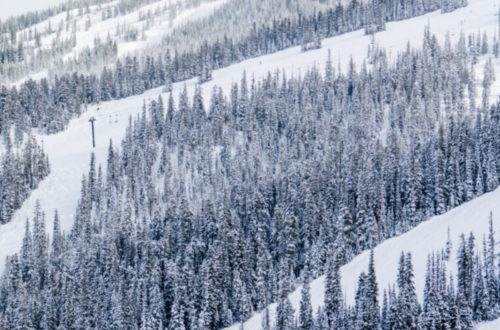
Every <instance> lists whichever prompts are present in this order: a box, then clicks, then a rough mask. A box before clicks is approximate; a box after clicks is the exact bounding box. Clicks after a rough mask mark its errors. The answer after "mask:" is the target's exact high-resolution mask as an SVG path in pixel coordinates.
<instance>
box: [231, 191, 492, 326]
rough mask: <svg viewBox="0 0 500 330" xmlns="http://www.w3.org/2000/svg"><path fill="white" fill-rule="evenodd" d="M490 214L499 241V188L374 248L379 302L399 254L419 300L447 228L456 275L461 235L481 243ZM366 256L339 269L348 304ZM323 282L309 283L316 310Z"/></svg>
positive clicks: (257, 320) (254, 322)
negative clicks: (407, 259) (407, 256)
mask: <svg viewBox="0 0 500 330" xmlns="http://www.w3.org/2000/svg"><path fill="white" fill-rule="evenodd" d="M490 212H493V226H494V229H495V231H496V233H497V235H496V239H497V240H498V239H499V238H500V234H499V233H500V188H499V189H497V190H495V191H494V192H491V193H488V194H485V195H483V196H481V197H479V198H477V199H475V200H473V201H471V202H469V203H466V204H463V205H461V206H459V207H457V208H455V209H453V210H452V211H450V212H448V213H446V214H443V215H440V216H437V217H433V218H432V219H430V220H429V221H427V222H424V223H422V224H421V225H419V226H417V227H416V228H414V229H413V230H411V231H409V232H407V233H405V234H403V235H401V236H398V237H395V238H392V239H389V240H387V241H385V242H383V243H382V244H380V245H379V246H377V247H376V248H375V249H374V253H375V262H376V274H377V281H378V285H379V289H380V290H379V298H380V301H382V295H383V290H384V289H386V288H387V287H388V285H389V284H391V285H392V284H393V283H395V282H396V276H397V271H398V261H399V257H400V255H401V252H405V253H406V252H411V254H412V261H413V265H414V266H415V289H416V292H417V294H418V297H419V300H420V301H422V295H423V290H424V279H425V269H426V263H427V256H428V254H429V253H432V252H438V251H441V250H442V249H444V248H445V244H446V240H447V231H448V228H449V229H450V234H451V235H450V238H451V241H452V244H453V251H452V253H451V256H450V260H449V261H448V262H447V263H446V268H447V270H448V272H451V273H452V274H456V273H457V271H456V269H457V267H456V258H455V257H456V251H457V248H458V245H459V237H460V235H461V234H462V233H465V234H468V233H470V232H472V233H473V234H474V236H475V237H476V239H477V240H478V242H481V240H482V237H483V235H487V233H488V217H489V214H490ZM478 244H479V243H478ZM369 257H370V253H369V251H365V252H364V253H363V254H361V255H359V256H357V257H356V258H355V259H354V260H352V261H351V262H350V263H349V264H347V265H345V266H344V267H342V290H343V293H344V294H345V297H346V301H347V304H349V305H352V304H354V295H355V293H356V285H357V282H358V276H359V274H361V272H362V271H366V270H367V269H368V261H369ZM324 279H325V278H324V277H320V278H318V279H316V280H315V281H313V282H312V283H311V301H312V303H313V307H314V308H315V309H317V308H318V307H319V306H322V305H323V299H324ZM300 290H301V288H300V287H299V288H298V289H297V290H295V292H293V293H292V294H290V296H289V298H290V302H291V303H292V305H293V308H294V309H295V311H296V312H298V310H299V303H300V297H301V296H300ZM275 310H276V304H273V305H271V306H270V308H269V312H270V318H271V320H273V319H274V313H275ZM261 316H262V315H261V314H255V315H254V316H253V317H252V318H251V319H250V320H248V321H247V322H246V323H245V329H249V330H259V329H260V327H261V324H262V318H261ZM498 324H500V323H499V322H498V321H495V322H493V323H485V324H484V325H482V326H481V327H479V328H478V329H481V330H488V329H498V327H495V326H498ZM237 329H239V325H233V326H232V327H230V328H228V330H237Z"/></svg>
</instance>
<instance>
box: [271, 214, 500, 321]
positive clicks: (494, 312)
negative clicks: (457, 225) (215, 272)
mask: <svg viewBox="0 0 500 330" xmlns="http://www.w3.org/2000/svg"><path fill="white" fill-rule="evenodd" d="M489 224H490V227H489V233H488V237H487V238H486V237H484V238H483V249H482V253H480V252H479V253H478V254H476V251H479V249H478V248H476V242H475V237H474V236H473V235H472V233H471V234H470V235H469V237H468V238H466V237H465V235H464V234H462V235H461V236H460V245H459V247H458V251H457V266H458V267H457V268H458V274H457V276H456V278H455V279H456V282H455V281H454V276H453V275H452V274H451V273H450V274H448V273H447V272H446V261H448V257H447V255H446V253H445V251H444V250H443V251H441V252H437V253H432V254H431V255H429V256H428V261H427V271H426V275H425V282H424V283H425V286H424V292H423V302H422V304H421V303H420V302H419V301H418V299H417V293H416V290H415V285H414V277H415V276H414V272H413V264H412V260H411V258H412V256H411V254H410V253H406V254H405V253H401V257H400V259H399V267H398V276H397V283H395V284H394V285H392V286H389V288H388V290H384V293H383V301H382V304H380V302H379V301H378V285H377V280H376V275H375V270H374V266H373V265H374V256H373V250H372V254H371V256H370V262H369V265H368V273H366V274H365V273H361V275H360V276H359V281H358V288H357V291H356V298H355V305H354V306H347V305H346V304H345V302H344V301H343V300H342V289H341V286H340V272H339V265H340V263H339V262H338V260H336V259H335V257H334V256H332V255H330V260H329V261H328V263H329V266H328V268H327V270H326V282H325V283H326V290H325V300H324V305H323V307H322V308H320V309H319V310H318V312H317V314H316V315H315V318H314V321H312V314H311V312H308V317H307V318H308V319H309V320H311V321H310V322H309V323H308V324H307V325H306V324H305V323H303V322H301V320H302V319H304V317H303V312H304V311H311V310H312V308H311V299H310V288H309V286H308V284H307V283H308V282H307V279H305V280H304V286H303V293H302V299H301V303H300V313H299V322H298V324H297V326H296V327H295V326H294V324H293V323H292V324H288V325H287V326H285V327H283V326H280V318H279V317H277V319H276V329H299V330H306V329H308V330H328V329H346V330H352V329H380V330H402V329H404V330H420V329H422V330H437V329H450V330H452V329H463V330H470V329H473V325H474V323H477V322H481V321H490V320H494V319H496V318H497V317H498V316H499V312H500V310H499V307H500V300H499V294H500V291H499V285H500V282H499V279H498V277H497V274H498V264H497V259H498V258H497V254H496V252H495V237H494V232H493V223H492V217H491V216H490V221H489ZM448 276H449V277H448ZM455 283H456V284H455ZM289 313H290V314H289V315H288V316H287V317H288V318H290V319H292V320H293V319H294V314H293V311H289ZM262 329H265V328H264V327H263V328H262Z"/></svg>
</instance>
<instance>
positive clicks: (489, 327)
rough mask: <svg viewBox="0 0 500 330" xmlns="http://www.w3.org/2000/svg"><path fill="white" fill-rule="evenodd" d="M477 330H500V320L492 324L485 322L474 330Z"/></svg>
mask: <svg viewBox="0 0 500 330" xmlns="http://www.w3.org/2000/svg"><path fill="white" fill-rule="evenodd" d="M474 329H475V330H498V329H500V319H496V320H495V321H491V322H483V323H480V324H478V325H476V327H475V328H474Z"/></svg>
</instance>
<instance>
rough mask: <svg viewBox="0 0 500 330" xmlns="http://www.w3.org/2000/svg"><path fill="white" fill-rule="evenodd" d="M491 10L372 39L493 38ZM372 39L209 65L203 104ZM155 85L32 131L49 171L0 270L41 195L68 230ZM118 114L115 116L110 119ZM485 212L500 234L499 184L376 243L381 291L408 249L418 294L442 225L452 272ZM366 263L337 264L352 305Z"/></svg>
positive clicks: (483, 7)
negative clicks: (462, 242) (249, 80)
mask: <svg viewBox="0 0 500 330" xmlns="http://www.w3.org/2000/svg"><path fill="white" fill-rule="evenodd" d="M497 11H498V8H497V1H496V0H469V5H468V6H467V7H466V8H462V9H459V10H456V11H455V12H453V13H448V14H441V13H440V12H434V13H430V14H428V15H425V16H421V17H417V18H413V19H410V20H406V21H402V22H393V23H388V24H387V31H384V32H381V33H377V35H376V37H375V38H376V42H377V43H378V44H379V45H380V46H382V47H386V48H387V49H388V50H390V51H391V54H392V58H395V56H396V54H397V52H398V51H401V50H403V49H405V48H406V45H407V43H408V42H411V44H412V47H420V45H421V43H422V39H423V35H424V28H425V26H426V25H427V24H430V27H431V33H434V34H436V36H437V37H438V38H439V40H440V41H441V42H443V41H444V37H445V34H446V32H447V31H448V32H449V33H450V35H451V38H452V41H453V42H454V41H456V40H458V37H459V33H460V31H461V30H463V31H464V32H465V33H466V36H467V34H468V33H477V31H478V29H480V30H481V33H482V31H485V30H486V31H487V34H488V38H489V39H490V40H491V38H492V37H493V35H494V33H495V31H496V29H497V27H498V18H497V16H495V13H496V12H497ZM370 42H371V40H370V37H369V36H365V35H364V31H356V32H352V33H348V34H344V35H341V36H338V37H334V38H330V39H326V40H323V48H322V49H319V50H315V51H310V52H307V53H302V52H301V51H300V47H294V48H290V49H287V50H284V51H281V52H278V53H275V54H271V55H267V56H262V57H259V58H256V59H250V60H247V61H244V62H242V63H239V64H236V65H233V66H230V67H228V68H225V69H222V70H218V71H215V72H214V73H213V80H212V81H210V82H208V83H205V84H203V86H202V87H203V94H204V99H205V102H206V103H208V102H207V101H208V100H209V97H210V94H211V91H212V88H213V87H214V86H219V87H221V88H222V89H223V90H224V91H225V92H228V91H229V90H230V88H231V86H232V84H233V83H234V82H239V81H240V79H241V76H242V74H243V72H244V71H246V72H247V76H248V77H252V76H255V77H256V79H258V78H260V77H263V76H265V75H267V73H268V72H269V71H271V72H272V71H274V70H276V69H283V70H284V71H285V72H286V73H287V75H288V76H291V75H298V74H300V73H301V72H302V73H303V72H305V70H307V68H310V67H311V66H313V65H318V66H320V67H323V66H324V63H325V62H326V58H327V49H331V51H332V57H333V61H334V63H337V62H338V63H339V65H340V66H341V67H342V68H343V69H342V70H344V72H345V68H346V66H347V64H348V62H349V60H350V57H351V56H352V58H353V59H354V61H355V62H356V63H358V64H359V65H360V64H361V63H362V62H363V61H364V60H365V57H366V54H367V49H368V45H369V44H370ZM490 44H491V43H490ZM489 56H490V55H487V56H483V57H482V58H481V59H480V60H481V61H480V63H479V64H478V65H477V66H476V77H477V79H478V85H480V84H479V82H480V81H481V79H482V71H483V65H484V61H485V60H486V59H487V58H488V57H489ZM494 66H495V69H496V75H497V77H500V72H499V68H500V65H499V61H498V60H494ZM499 81H500V78H499ZM196 84H197V79H191V80H189V81H186V82H182V83H177V84H174V96H178V94H179V92H180V91H181V90H182V88H183V86H184V85H185V86H186V87H187V88H188V92H189V94H190V95H193V92H194V89H195V86H196ZM161 90H162V89H161V88H158V89H155V90H150V91H147V92H146V93H144V94H143V95H139V96H134V97H130V98H127V99H123V100H118V101H111V102H106V103H103V104H101V105H99V106H92V107H89V109H88V111H87V112H85V113H84V114H83V115H82V116H81V117H79V118H76V119H73V120H72V121H71V122H70V124H69V127H68V128H67V129H66V130H65V131H64V132H61V133H58V134H54V135H50V136H44V135H37V138H38V139H39V140H43V142H44V148H45V151H46V152H47V153H48V155H49V159H50V162H51V166H52V172H51V174H50V175H49V176H48V177H47V178H46V179H45V180H43V182H41V183H40V186H39V187H38V189H37V190H36V191H34V192H32V194H31V195H30V197H29V198H28V199H27V200H26V201H25V202H24V203H23V205H22V208H21V209H20V210H18V211H17V212H16V213H15V214H14V217H13V219H12V221H11V222H9V223H8V224H5V225H2V226H0V272H1V271H3V268H4V266H5V265H4V259H5V257H6V256H8V255H11V254H13V253H16V252H18V251H19V249H20V246H21V242H22V237H23V234H24V224H25V221H26V219H27V218H31V217H32V214H33V209H34V206H35V203H36V201H37V200H40V202H41V205H42V209H43V210H44V211H45V213H46V214H47V230H48V231H49V233H50V231H51V230H52V222H53V213H54V210H55V209H56V208H57V209H58V211H59V214H60V219H61V226H62V229H63V230H65V231H69V230H70V228H71V226H72V224H73V218H74V212H75V208H76V204H77V201H78V198H79V195H80V182H81V178H82V175H83V174H86V173H87V172H88V164H89V161H90V153H91V152H92V151H95V153H96V157H97V162H98V163H100V164H101V165H102V166H103V170H105V165H106V156H107V148H108V144H109V140H110V139H113V141H114V144H115V146H117V145H119V143H120V142H121V139H122V138H123V136H124V134H125V127H126V125H127V122H128V116H129V115H132V116H135V115H136V114H138V113H140V112H141V107H142V104H143V100H144V99H156V98H158V95H160V94H161ZM499 92H500V83H496V84H495V85H494V86H493V87H492V100H494V99H495V98H496V97H497V96H498V94H499ZM478 95H481V93H480V91H478ZM163 97H164V98H166V97H167V95H166V94H163ZM165 101H166V100H165ZM97 108H99V111H98V110H97ZM91 116H94V117H96V118H97V121H96V122H95V128H96V144H97V146H96V148H95V149H93V148H92V143H91V126H90V123H89V122H88V121H89V118H90V117H91ZM110 119H111V123H110V122H109V121H110ZM116 119H118V122H115V121H116ZM490 211H492V212H493V219H494V226H495V230H496V231H497V232H498V233H500V189H497V190H496V191H494V192H492V193H489V194H485V195H484V196H482V197H479V198H477V199H475V200H473V201H471V202H469V203H466V204H464V205H462V206H460V207H458V208H456V209H454V210H452V211H450V212H448V213H446V214H444V215H441V216H437V217H434V218H432V219H430V220H429V221H427V222H424V223H422V224H421V225H419V226H418V227H416V228H414V229H413V230H411V231H410V232H408V233H406V234H404V235H401V236H399V237H396V238H392V239H390V240H387V241H385V242H384V243H382V244H380V245H379V246H378V247H377V248H376V249H375V259H376V272H377V279H378V283H379V286H380V294H382V292H383V289H384V288H386V287H387V285H388V284H389V283H393V282H394V281H395V279H396V274H397V262H398V258H399V256H400V254H401V252H402V251H405V252H411V253H412V255H413V264H414V267H415V287H416V290H417V292H418V295H419V298H420V299H421V298H422V297H421V296H422V291H423V280H424V273H425V266H426V258H427V255H428V254H429V253H431V252H432V251H437V250H441V249H442V248H444V245H445V242H446V238H447V230H448V227H449V228H450V231H451V238H452V241H453V248H454V251H453V253H452V257H451V259H450V261H449V262H448V264H447V269H448V271H451V272H453V273H456V266H455V254H456V248H457V247H458V239H459V235H460V234H461V233H466V234H468V233H469V232H471V231H472V232H473V233H474V235H475V236H476V239H477V242H481V240H482V236H483V235H484V234H485V233H486V232H487V224H488V215H489V212H490ZM498 239H500V235H497V240H498ZM367 264H368V253H367V252H365V253H363V254H361V255H360V256H358V257H356V258H355V259H354V260H353V261H352V262H350V263H349V264H348V265H346V266H344V267H343V268H342V285H343V290H344V294H345V295H346V299H347V302H348V303H349V304H352V303H353V300H354V298H353V297H354V293H355V288H356V282H357V278H358V276H359V274H360V273H361V271H362V270H366V268H367ZM323 286H324V278H323V277H322V278H319V279H316V280H315V281H313V282H312V285H311V289H312V292H311V293H312V300H313V306H314V308H315V309H317V308H318V306H320V305H321V304H322V302H323ZM290 300H291V302H292V304H293V306H294V308H295V309H296V311H298V304H299V301H300V288H298V289H297V290H296V291H295V292H293V293H292V294H291V295H290ZM275 307H276V306H275V305H274V304H273V305H270V312H271V319H273V315H274V311H275ZM497 323H498V322H497ZM491 324H493V323H487V324H484V325H481V327H480V328H479V327H478V329H481V330H488V329H497V328H500V323H499V326H497V327H495V325H493V326H491ZM495 324H496V323H495ZM260 326H261V315H260V314H259V313H257V314H255V315H254V316H253V317H252V318H251V319H250V320H248V321H247V322H246V324H245V329H247V330H259V329H260ZM238 328H239V325H237V324H235V325H233V326H231V327H230V328H228V330H229V329H231V330H233V329H234V330H236V329H238Z"/></svg>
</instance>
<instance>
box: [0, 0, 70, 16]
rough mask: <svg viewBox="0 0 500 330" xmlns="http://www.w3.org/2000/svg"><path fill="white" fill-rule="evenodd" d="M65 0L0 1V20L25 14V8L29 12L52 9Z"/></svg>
mask: <svg viewBox="0 0 500 330" xmlns="http://www.w3.org/2000/svg"><path fill="white" fill-rule="evenodd" d="M65 1H66V0H17V1H10V0H0V8H2V10H0V19H2V20H5V19H6V18H9V17H11V16H17V15H21V14H24V13H26V8H29V10H30V11H35V10H40V9H46V8H48V7H54V6H56V5H59V4H61V3H63V2H65Z"/></svg>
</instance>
